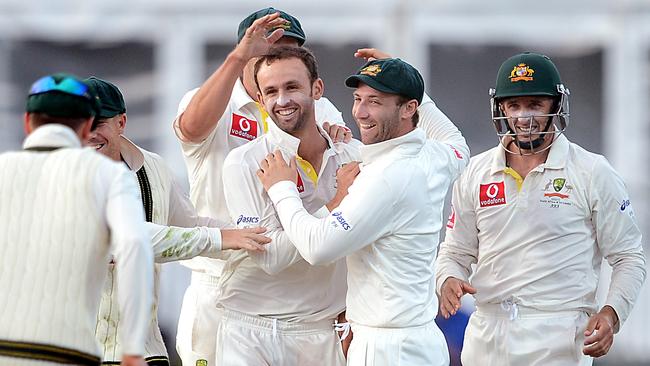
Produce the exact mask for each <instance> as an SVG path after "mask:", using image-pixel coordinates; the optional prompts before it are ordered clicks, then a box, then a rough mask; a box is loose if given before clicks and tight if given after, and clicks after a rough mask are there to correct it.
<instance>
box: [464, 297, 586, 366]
mask: <svg viewBox="0 0 650 366" xmlns="http://www.w3.org/2000/svg"><path fill="white" fill-rule="evenodd" d="M588 318H589V316H588V315H587V314H586V313H585V312H583V311H539V310H536V309H531V308H527V307H523V306H519V305H516V304H512V303H511V302H503V303H502V304H485V305H480V306H478V307H477V310H476V312H474V314H472V316H471V317H470V320H469V324H468V325H467V329H466V330H465V340H464V342H463V352H462V354H461V360H462V362H463V365H464V366H477V365H481V366H519V365H526V366H541V365H544V366H553V365H557V366H570V365H579V366H589V365H591V364H592V358H591V357H587V356H585V355H583V354H582V347H583V342H584V339H585V337H584V331H585V328H586V327H587V321H588Z"/></svg>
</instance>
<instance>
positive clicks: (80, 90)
mask: <svg viewBox="0 0 650 366" xmlns="http://www.w3.org/2000/svg"><path fill="white" fill-rule="evenodd" d="M52 91H59V92H62V93H66V94H71V95H76V96H78V97H84V98H87V99H89V100H93V97H92V96H91V95H90V92H89V91H88V85H86V84H84V83H82V82H80V81H78V80H75V79H72V78H68V77H65V78H63V79H61V80H60V81H59V82H57V81H56V80H55V79H54V78H53V77H52V76H45V77H42V78H40V79H38V80H36V81H35V82H34V84H32V87H31V88H30V89H29V95H30V96H31V95H35V94H41V93H47V92H52Z"/></svg>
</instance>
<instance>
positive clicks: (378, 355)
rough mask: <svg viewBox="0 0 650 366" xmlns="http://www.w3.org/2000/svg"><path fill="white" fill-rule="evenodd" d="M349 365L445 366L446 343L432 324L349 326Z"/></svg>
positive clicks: (447, 361) (447, 357) (447, 359)
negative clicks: (350, 338)
mask: <svg viewBox="0 0 650 366" xmlns="http://www.w3.org/2000/svg"><path fill="white" fill-rule="evenodd" d="M351 325H352V333H353V335H354V337H353V338H352V344H350V349H349V350H348V366H361V365H366V366H406V365H408V366H422V365H427V366H447V365H449V351H448V349H447V341H446V340H445V336H444V335H443V334H442V332H441V331H440V329H439V328H438V326H437V325H436V323H435V321H433V320H432V321H431V322H429V323H427V324H424V325H421V326H416V327H408V328H375V327H366V326H363V325H359V324H355V323H352V324H351Z"/></svg>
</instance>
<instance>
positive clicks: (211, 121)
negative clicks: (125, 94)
mask: <svg viewBox="0 0 650 366" xmlns="http://www.w3.org/2000/svg"><path fill="white" fill-rule="evenodd" d="M279 16H280V13H275V14H269V15H267V16H264V17H262V18H260V19H257V20H256V21H255V22H253V24H252V25H251V26H250V27H249V28H248V29H247V30H246V35H245V36H244V38H242V40H241V42H239V44H238V45H237V46H236V47H235V49H234V50H233V51H232V52H230V54H229V55H228V56H227V57H226V60H225V61H224V63H223V64H222V65H221V66H220V67H219V68H218V69H217V71H215V72H214V73H213V74H212V75H211V76H210V77H209V78H208V80H206V81H205V83H203V85H202V86H201V88H199V90H198V91H197V92H196V94H194V96H193V97H192V100H191V101H190V102H189V104H188V106H187V108H186V109H185V111H184V112H183V113H181V114H180V115H179V116H178V121H177V123H178V129H179V132H180V136H179V137H180V138H181V139H182V140H183V141H186V142H192V143H199V142H201V141H203V140H205V139H206V138H207V137H208V135H210V132H212V130H214V128H215V127H216V126H217V122H218V121H219V119H220V118H221V115H222V114H223V113H224V111H225V110H226V106H227V105H228V101H229V100H230V94H231V93H232V90H233V87H234V85H235V81H237V78H238V77H240V76H241V74H242V72H243V70H244V66H246V63H248V61H249V60H250V59H251V58H253V57H256V56H260V55H262V54H264V53H265V52H266V51H267V50H268V49H269V47H270V46H271V45H272V44H273V43H275V42H276V41H277V40H278V39H280V38H281V37H282V35H283V33H284V30H282V29H281V28H280V29H276V30H275V31H274V32H273V33H271V34H270V35H268V36H267V34H268V32H269V30H271V29H273V28H276V27H278V26H281V25H282V24H284V23H286V20H284V19H282V18H280V17H279Z"/></svg>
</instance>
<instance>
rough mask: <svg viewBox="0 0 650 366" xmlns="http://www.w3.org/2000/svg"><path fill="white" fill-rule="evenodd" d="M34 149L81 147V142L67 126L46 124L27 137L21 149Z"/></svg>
mask: <svg viewBox="0 0 650 366" xmlns="http://www.w3.org/2000/svg"><path fill="white" fill-rule="evenodd" d="M34 147H77V148H79V147H81V140H79V136H77V134H76V133H75V132H74V130H73V129H72V128H70V127H68V126H65V125H60V124H56V123H48V124H45V125H43V126H40V127H38V128H37V129H35V130H34V131H32V133H30V134H29V136H27V138H26V139H25V141H24V142H23V149H29V148H34Z"/></svg>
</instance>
